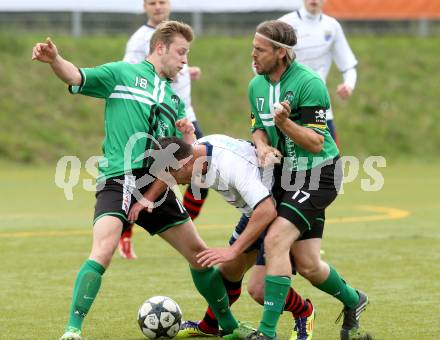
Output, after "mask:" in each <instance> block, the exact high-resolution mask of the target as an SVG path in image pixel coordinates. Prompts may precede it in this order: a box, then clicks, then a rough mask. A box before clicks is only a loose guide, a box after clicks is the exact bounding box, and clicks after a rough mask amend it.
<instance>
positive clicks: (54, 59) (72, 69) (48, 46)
mask: <svg viewBox="0 0 440 340" xmlns="http://www.w3.org/2000/svg"><path fill="white" fill-rule="evenodd" d="M32 60H38V61H41V62H42V63H47V64H49V65H50V66H51V67H52V70H53V71H54V73H55V74H56V75H57V77H58V78H60V79H61V80H62V81H63V82H65V83H66V84H68V85H81V82H82V77H81V73H80V71H79V70H78V68H77V67H76V66H75V65H73V64H72V63H71V62H70V61H67V60H65V59H63V58H62V57H61V56H60V55H59V53H58V49H57V47H56V46H55V44H54V43H53V42H52V40H51V39H50V38H47V39H46V42H44V43H37V44H36V45H35V46H34V48H33V50H32Z"/></svg>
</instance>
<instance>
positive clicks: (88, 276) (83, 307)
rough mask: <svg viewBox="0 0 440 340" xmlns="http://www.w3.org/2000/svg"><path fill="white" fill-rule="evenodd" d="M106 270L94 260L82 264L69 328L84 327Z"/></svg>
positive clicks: (74, 292)
mask: <svg viewBox="0 0 440 340" xmlns="http://www.w3.org/2000/svg"><path fill="white" fill-rule="evenodd" d="M104 272H105V268H104V267H103V266H101V265H100V264H99V263H98V262H95V261H93V260H87V261H85V262H84V263H83V265H82V266H81V268H80V270H79V272H78V275H77V276H76V281H75V286H74V288H73V295H72V304H71V305H70V317H69V321H68V323H67V328H69V327H74V328H77V329H81V328H82V323H83V321H84V317H85V316H86V315H87V313H88V312H89V310H90V307H91V306H92V303H93V301H94V300H95V297H96V295H97V294H98V291H99V287H100V286H101V276H102V275H103V274H104Z"/></svg>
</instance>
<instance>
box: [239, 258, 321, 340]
mask: <svg viewBox="0 0 440 340" xmlns="http://www.w3.org/2000/svg"><path fill="white" fill-rule="evenodd" d="M265 274H266V267H265V266H264V265H258V264H257V265H256V266H255V267H254V268H253V269H252V274H251V276H250V278H249V281H248V284H247V288H248V292H249V294H250V295H251V297H252V298H253V299H254V300H255V301H256V302H258V303H259V304H260V305H263V302H264V276H265ZM284 311H287V312H291V313H292V317H293V324H294V325H293V331H292V335H291V337H290V340H310V339H312V337H313V328H314V321H315V310H314V308H313V304H312V302H311V301H310V300H309V299H303V298H302V296H301V295H299V294H298V293H297V292H296V291H295V290H294V289H293V288H292V287H290V288H289V292H288V293H287V297H286V302H285V304H284Z"/></svg>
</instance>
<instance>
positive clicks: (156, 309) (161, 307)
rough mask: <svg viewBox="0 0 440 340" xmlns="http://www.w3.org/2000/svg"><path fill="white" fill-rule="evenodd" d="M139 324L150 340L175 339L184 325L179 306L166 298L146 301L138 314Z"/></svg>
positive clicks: (161, 297)
mask: <svg viewBox="0 0 440 340" xmlns="http://www.w3.org/2000/svg"><path fill="white" fill-rule="evenodd" d="M138 323H139V327H140V328H141V331H142V333H143V334H144V335H145V336H146V337H147V338H148V339H158V338H168V339H171V338H174V337H175V336H176V335H177V333H178V332H179V329H180V324H181V323H182V311H181V310H180V307H179V305H178V304H177V303H176V302H175V301H174V300H172V299H170V298H169V297H166V296H153V297H152V298H149V299H148V300H146V301H145V302H144V303H143V304H142V306H141V308H139V312H138Z"/></svg>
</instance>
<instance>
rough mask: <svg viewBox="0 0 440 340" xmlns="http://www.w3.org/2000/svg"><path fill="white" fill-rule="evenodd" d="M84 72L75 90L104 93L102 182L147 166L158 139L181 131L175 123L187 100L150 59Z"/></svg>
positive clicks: (102, 66)
mask: <svg viewBox="0 0 440 340" xmlns="http://www.w3.org/2000/svg"><path fill="white" fill-rule="evenodd" d="M80 72H81V75H82V84H81V85H80V86H70V87H69V90H70V92H71V93H81V94H83V95H86V96H91V97H96V98H103V99H105V111H104V124H105V128H104V134H105V136H104V142H103V144H102V152H103V155H104V157H103V159H102V160H101V161H100V162H99V167H98V169H99V177H98V182H99V181H102V180H104V179H108V178H111V177H115V176H120V175H122V174H124V173H126V172H129V171H131V170H134V169H140V168H143V167H147V166H148V162H149V161H148V157H145V155H146V151H148V150H151V149H152V148H153V147H154V141H155V139H157V138H158V137H164V136H179V137H180V136H181V134H180V133H179V131H178V130H177V129H176V127H175V123H176V120H179V119H181V118H184V117H185V109H184V107H185V105H184V103H183V102H182V101H181V100H180V99H179V97H178V96H177V95H176V94H175V93H174V92H173V90H172V89H171V86H170V80H169V79H164V78H161V77H159V75H158V74H157V73H156V72H155V70H154V66H153V65H152V64H150V63H149V62H147V61H143V62H142V63H140V64H129V63H126V62H115V63H109V64H104V65H101V66H98V67H94V68H82V69H80Z"/></svg>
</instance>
